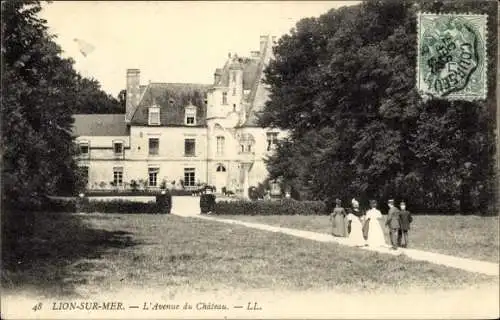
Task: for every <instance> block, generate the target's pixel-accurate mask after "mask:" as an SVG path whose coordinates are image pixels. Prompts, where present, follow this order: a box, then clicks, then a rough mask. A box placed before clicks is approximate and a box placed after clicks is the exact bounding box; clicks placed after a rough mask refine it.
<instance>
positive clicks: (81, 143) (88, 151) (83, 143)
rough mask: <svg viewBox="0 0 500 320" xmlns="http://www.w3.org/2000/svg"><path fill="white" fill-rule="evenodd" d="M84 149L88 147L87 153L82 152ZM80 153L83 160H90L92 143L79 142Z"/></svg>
mask: <svg viewBox="0 0 500 320" xmlns="http://www.w3.org/2000/svg"><path fill="white" fill-rule="evenodd" d="M82 147H87V152H85V153H84V152H82ZM78 152H79V156H80V157H81V158H89V157H90V143H89V142H88V141H79V142H78Z"/></svg>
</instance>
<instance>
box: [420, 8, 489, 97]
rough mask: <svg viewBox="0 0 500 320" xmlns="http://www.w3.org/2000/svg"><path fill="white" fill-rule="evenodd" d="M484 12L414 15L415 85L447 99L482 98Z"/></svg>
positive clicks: (435, 95)
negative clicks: (416, 20)
mask: <svg viewBox="0 0 500 320" xmlns="http://www.w3.org/2000/svg"><path fill="white" fill-rule="evenodd" d="M486 17H487V16H486V15H474V14H432V13H419V14H418V18H417V19H418V23H417V26H418V57H417V59H418V60H417V88H418V90H419V91H420V93H421V94H422V95H424V96H431V97H437V98H442V99H448V100H469V101H471V100H478V99H485V98H486V91H487V78H486V75H487V64H486V62H487V60H486V57H487V56H486V31H487V30H486V21H487V19H486Z"/></svg>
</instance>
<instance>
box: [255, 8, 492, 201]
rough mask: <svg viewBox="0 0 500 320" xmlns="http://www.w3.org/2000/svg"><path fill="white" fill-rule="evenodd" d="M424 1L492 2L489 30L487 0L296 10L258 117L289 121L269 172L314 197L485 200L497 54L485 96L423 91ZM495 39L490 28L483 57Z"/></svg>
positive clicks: (277, 123)
mask: <svg viewBox="0 0 500 320" xmlns="http://www.w3.org/2000/svg"><path fill="white" fill-rule="evenodd" d="M420 10H422V11H428V12H438V13H439V12H441V13H442V12H475V13H487V14H490V15H489V18H488V19H489V20H488V28H489V30H496V19H495V18H496V13H495V12H496V6H495V4H493V3H492V2H482V3H481V5H477V4H476V3H449V2H438V1H420V2H416V3H412V2H401V1H392V0H391V1H366V2H363V3H362V4H360V5H357V6H352V7H347V8H341V9H338V10H331V11H329V12H328V13H326V14H324V15H322V16H320V17H319V18H307V19H303V20H301V21H300V22H299V23H297V26H296V28H295V29H293V30H292V31H291V33H290V34H289V35H285V36H283V37H282V38H281V39H280V40H279V41H278V45H277V47H276V48H275V50H274V53H275V59H274V60H273V61H271V63H270V64H269V66H268V67H267V69H266V71H265V73H266V80H265V81H266V83H267V84H268V85H269V86H270V93H271V94H270V101H269V102H268V103H267V104H266V106H265V110H264V113H263V115H262V116H261V118H260V123H261V125H263V126H271V127H273V126H274V127H279V128H282V129H286V130H289V132H290V137H289V139H288V140H287V141H286V143H283V144H282V145H281V146H279V147H278V150H277V153H276V155H275V156H274V157H272V158H271V159H270V160H269V162H268V166H269V170H270V172H271V173H272V174H273V175H274V176H277V175H281V176H283V177H289V178H290V179H293V182H294V183H297V184H299V186H302V187H303V189H307V190H310V191H311V193H312V196H313V197H315V198H321V199H327V198H329V197H342V198H345V199H348V198H351V197H361V198H363V199H364V200H367V198H369V197H375V198H378V199H384V198H388V197H397V198H407V199H408V200H409V201H410V202H411V203H412V205H413V206H419V207H420V208H423V209H427V208H428V207H432V208H439V209H452V208H453V206H454V203H455V202H456V200H459V199H461V200H462V201H461V203H462V204H464V203H465V204H467V203H470V204H471V205H470V206H468V207H475V208H481V209H485V207H486V202H485V201H484V200H485V199H488V198H489V197H490V196H491V191H492V181H493V179H494V174H493V171H492V169H493V163H494V162H493V151H494V145H495V137H494V131H493V129H494V122H493V121H492V120H493V119H494V117H493V114H492V113H491V110H494V105H495V101H496V100H495V90H494V86H492V85H491V83H493V84H495V83H496V82H495V81H496V79H495V72H494V70H496V64H495V63H496V62H495V61H496V59H489V60H488V63H489V66H488V70H489V75H488V76H489V79H488V84H490V88H489V89H490V90H489V93H490V95H489V96H488V99H487V101H482V102H481V101H479V102H473V103H470V102H464V101H457V102H453V103H451V102H448V101H445V100H437V99H435V100H430V101H423V100H422V99H421V98H420V96H419V95H418V93H417V92H416V89H415V70H416V65H415V64H416V50H415V49H416V42H417V41H416V13H417V12H418V11H420ZM496 43H497V36H496V35H492V36H491V37H490V38H489V39H488V55H489V57H495V56H496V50H495V46H496ZM299 150H307V153H306V154H307V155H304V153H302V152H300V151H299ZM473 202H474V203H475V204H474V205H472V203H473Z"/></svg>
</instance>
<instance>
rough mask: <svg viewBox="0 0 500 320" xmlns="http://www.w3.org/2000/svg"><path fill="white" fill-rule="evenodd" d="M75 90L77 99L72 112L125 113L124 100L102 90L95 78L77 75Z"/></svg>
mask: <svg viewBox="0 0 500 320" xmlns="http://www.w3.org/2000/svg"><path fill="white" fill-rule="evenodd" d="M76 91H77V95H78V99H77V103H76V105H75V107H74V113H100V114H102V113H125V101H124V100H123V101H121V100H120V101H119V100H117V99H115V98H114V97H113V96H111V95H110V94H107V93H106V92H104V91H103V90H102V89H101V85H100V84H99V82H98V81H97V80H95V79H87V78H83V77H81V76H80V75H78V77H77V81H76ZM119 98H121V97H120V96H119Z"/></svg>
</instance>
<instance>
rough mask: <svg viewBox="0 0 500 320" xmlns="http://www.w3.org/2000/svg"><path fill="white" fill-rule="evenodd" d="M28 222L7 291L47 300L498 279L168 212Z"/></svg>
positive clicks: (6, 262) (428, 285) (8, 271)
mask: <svg viewBox="0 0 500 320" xmlns="http://www.w3.org/2000/svg"><path fill="white" fill-rule="evenodd" d="M293 218H294V219H296V220H295V221H299V220H297V219H299V218H301V217H293ZM311 218H313V219H319V218H320V217H309V219H311ZM269 219H277V218H276V217H269ZM419 220H420V218H417V223H419V222H418V221H419ZM288 221H293V219H292V220H288ZM304 221H306V220H304ZM35 225H36V226H37V228H36V231H35V233H34V234H33V236H32V237H31V238H29V239H25V240H23V241H21V243H19V244H17V245H16V246H15V247H12V248H14V249H11V250H10V251H7V252H5V251H4V252H3V255H2V259H3V267H4V268H3V269H2V278H3V281H2V283H3V286H4V289H7V290H8V292H12V291H17V290H21V291H23V290H29V291H31V292H34V293H35V294H37V295H40V296H45V297H63V296H64V297H67V296H80V297H83V296H86V297H91V296H98V295H99V294H102V293H104V292H106V293H109V292H115V291H119V290H123V289H125V288H127V289H130V288H148V289H158V290H163V292H181V291H186V290H191V291H193V292H202V291H208V292H212V291H217V290H226V289H234V290H252V289H269V290H307V289H313V290H321V289H329V290H332V289H333V290H335V291H338V292H342V293H349V292H356V291H359V290H364V291H367V290H369V291H374V292H383V291H389V292H394V290H396V289H397V290H403V291H405V290H407V289H408V290H409V289H417V288H420V289H438V288H439V289H443V288H458V287H460V288H466V287H470V286H472V285H476V284H477V285H480V284H484V283H487V282H492V281H497V280H496V278H495V277H488V276H484V275H480V274H473V273H468V272H465V271H462V270H457V269H451V268H446V267H443V266H439V265H434V264H430V263H426V262H419V261H413V260H410V259H408V258H406V257H404V256H399V257H398V256H389V255H383V254H378V253H375V252H367V251H363V250H358V249H354V248H348V247H344V246H340V245H337V244H331V243H320V242H315V241H309V240H305V239H301V238H296V237H293V236H288V235H284V234H280V233H272V232H266V231H259V230H254V229H250V228H246V227H243V226H236V225H228V224H224V223H218V222H212V221H206V220H201V219H194V218H182V217H177V216H171V215H132V214H128V215H114V214H108V215H98V214H89V215H68V214H46V215H37V218H36V221H35ZM302 225H303V226H304V223H303V224H302ZM326 230H327V229H325V231H326Z"/></svg>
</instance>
